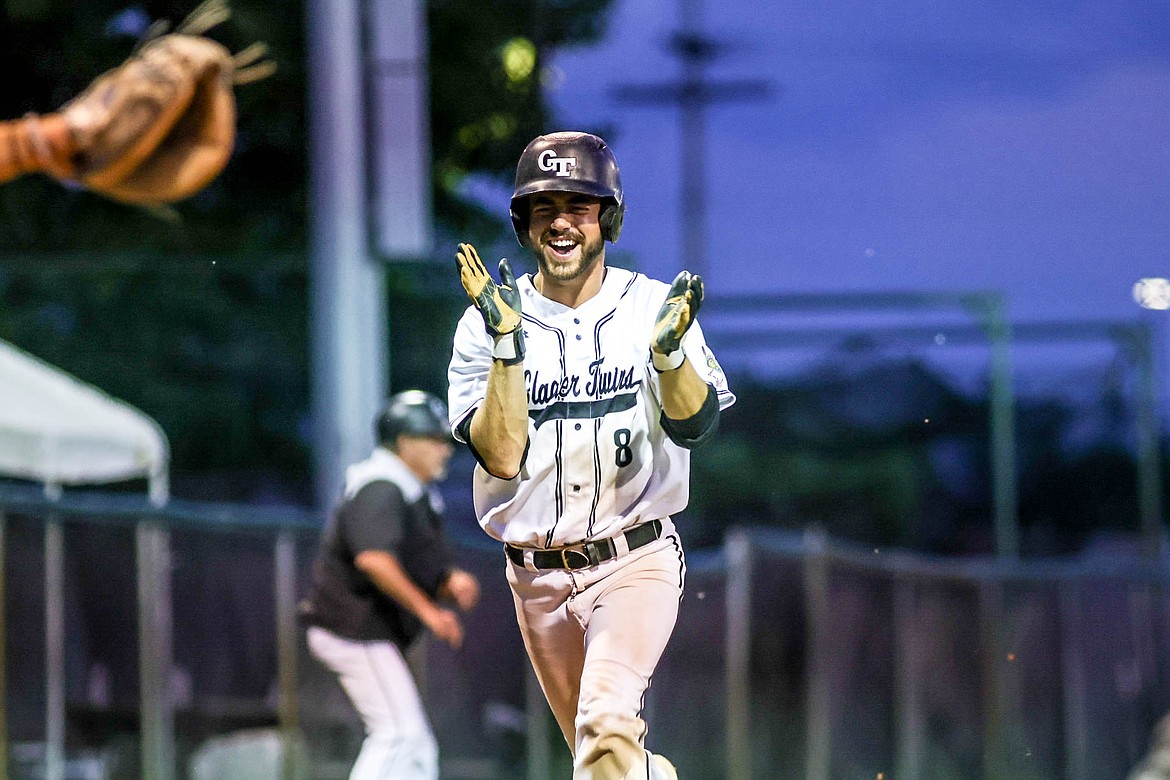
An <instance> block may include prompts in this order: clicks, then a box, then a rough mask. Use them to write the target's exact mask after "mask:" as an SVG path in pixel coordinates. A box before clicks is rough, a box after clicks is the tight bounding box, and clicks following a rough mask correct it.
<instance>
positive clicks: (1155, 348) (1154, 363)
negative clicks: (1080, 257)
mask: <svg viewBox="0 0 1170 780" xmlns="http://www.w3.org/2000/svg"><path fill="white" fill-rule="evenodd" d="M1133 299H1134V300H1135V301H1136V302H1137V304H1138V305H1139V306H1141V307H1142V308H1143V309H1145V310H1146V311H1147V312H1151V313H1153V312H1164V311H1166V310H1167V309H1170V280H1167V279H1161V278H1147V279H1139V280H1138V281H1137V282H1135V283H1134V286H1133ZM1159 324H1160V323H1159V322H1157V321H1155V320H1153V318H1152V317H1150V316H1147V318H1146V322H1145V328H1143V329H1142V330H1141V331H1140V334H1139V337H1138V340H1139V341H1140V343H1139V344H1137V345H1136V352H1137V355H1136V358H1137V365H1138V382H1139V388H1138V393H1139V407H1138V408H1139V419H1138V484H1139V485H1141V495H1140V496H1139V501H1140V507H1141V519H1142V531H1143V533H1144V535H1145V537H1146V547H1147V550H1146V552H1147V553H1148V554H1149V555H1151V556H1153V557H1155V558H1161V557H1162V556H1163V555H1164V554H1165V539H1164V534H1163V533H1162V458H1161V439H1162V424H1161V419H1160V417H1159V415H1158V398H1159V395H1160V392H1161V388H1160V387H1159V383H1158V376H1159V374H1160V371H1159V369H1160V364H1161V361H1160V360H1159V356H1160V354H1161V351H1162V343H1161V340H1160V339H1158V338H1157V334H1158V332H1159V328H1158V327H1157V326H1158V325H1159Z"/></svg>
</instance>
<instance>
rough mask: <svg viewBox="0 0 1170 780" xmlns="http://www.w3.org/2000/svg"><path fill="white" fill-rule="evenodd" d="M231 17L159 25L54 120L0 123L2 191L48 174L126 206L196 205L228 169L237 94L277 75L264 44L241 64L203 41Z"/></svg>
mask: <svg viewBox="0 0 1170 780" xmlns="http://www.w3.org/2000/svg"><path fill="white" fill-rule="evenodd" d="M229 16H230V11H229V10H228V6H227V2H226V0H208V1H207V2H205V3H203V4H202V5H201V6H199V7H198V8H197V9H195V11H193V12H192V13H191V15H190V16H189V17H187V19H186V20H185V21H184V22H183V23H182V24H181V25H180V26H179V27H178V28H176V30H175V32H173V33H169V34H168V33H166V27H165V25H160V24H156V25H154V26H153V27H152V28H151V31H150V32H148V34H147V36H146V37H145V39H144V41H143V42H142V43H141V44H139V46H138V47H137V48H136V49H135V51H134V52H133V53H132V54H131V55H130V57H129V58H127V60H126V61H125V62H123V63H122V64H121V65H119V66H118V67H117V68H114V69H113V70H111V71H108V72H106V73H104V74H103V75H101V76H99V77H98V78H97V79H96V80H95V81H94V82H93V83H92V84H91V85H90V86H89V87H88V88H87V89H86V90H85V91H84V92H82V93H81V94H80V95H78V96H77V97H75V98H73V99H72V100H70V101H69V102H68V103H66V104H65V105H63V106H62V107H61V108H60V110H58V111H57V112H55V113H51V114H44V115H37V114H27V115H25V116H24V117H23V118H21V119H17V120H11V121H7V122H0V183H3V182H6V181H9V180H11V179H14V178H16V177H18V176H22V175H24V174H27V173H37V172H43V173H47V174H49V175H50V176H53V177H55V178H57V179H58V180H60V181H62V182H67V183H74V184H77V185H80V186H82V187H85V188H87V189H89V190H92V191H94V192H97V193H100V194H102V195H105V196H107V197H110V198H113V199H114V200H119V201H122V202H125V203H133V204H139V205H144V206H158V205H162V204H167V203H172V202H174V201H178V200H182V199H184V198H188V197H190V196H192V195H194V194H196V193H197V192H199V191H200V190H202V189H203V188H204V187H206V186H207V185H208V184H209V183H211V181H212V180H213V179H215V177H216V176H218V175H219V173H220V172H221V171H222V170H223V168H224V166H225V165H227V161H228V157H229V156H230V155H231V151H232V147H233V145H234V143H235V134H236V106H235V95H234V94H233V92H232V88H233V86H234V85H235V84H244V83H248V82H251V81H256V80H258V79H261V78H264V77H266V76H268V75H270V74H271V73H272V71H273V70H274V69H275V68H274V65H273V64H272V63H271V62H262V61H261V59H262V58H263V57H264V56H265V54H266V49H265V47H264V45H263V44H254V45H253V46H250V47H248V48H247V49H245V50H244V51H242V52H240V53H239V54H236V55H234V56H233V55H232V54H231V52H229V51H228V50H227V48H225V47H224V46H223V45H222V44H219V43H217V42H215V41H213V40H211V39H209V38H205V37H203V36H202V33H203V32H206V31H207V30H208V29H210V28H211V27H214V26H215V25H217V24H219V23H221V22H223V21H225V20H227V19H228V17H229Z"/></svg>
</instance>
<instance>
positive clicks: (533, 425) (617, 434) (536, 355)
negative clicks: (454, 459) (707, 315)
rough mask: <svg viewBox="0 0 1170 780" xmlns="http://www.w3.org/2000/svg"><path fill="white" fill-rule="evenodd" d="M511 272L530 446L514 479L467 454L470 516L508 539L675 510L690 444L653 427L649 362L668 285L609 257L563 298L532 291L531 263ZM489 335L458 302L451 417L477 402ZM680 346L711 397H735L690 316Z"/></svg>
mask: <svg viewBox="0 0 1170 780" xmlns="http://www.w3.org/2000/svg"><path fill="white" fill-rule="evenodd" d="M516 284H517V287H518V289H519V291H520V296H521V309H522V317H523V328H524V338H525V344H526V347H527V350H526V357H525V359H524V378H525V384H526V386H527V392H528V439H529V448H528V454H527V457H526V459H525V462H524V466H523V468H522V469H521V471H520V474H519V475H518V476H517V477H516V478H514V479H511V480H502V479H497V478H495V477H493V476H491V475H490V474H488V473H487V472H486V471H485V470H484V469H483V468H482V467H481V466H478V465H477V466H476V469H475V477H474V485H473V492H474V499H475V511H476V515H477V516H478V518H479V522H480V525H481V526H483V529H484V530H485V531H486V532H487V533H488V534H489V535H490V536H492V537H493V538H495V539H498V540H500V541H502V542H507V543H509V544H514V545H518V546H524V547H559V546H561V545H566V544H574V543H577V542H581V541H588V540H592V539H598V538H604V537H610V536H614V535H616V534H618V533H620V532H621V531H623V530H625V529H627V528H630V527H632V526H635V525H637V524H639V523H642V522H645V521H648V520H653V519H656V518H667V517H670V516H671V515H674V514H676V513H678V512H680V511H681V510H682V509H683V508H684V507H686V505H687V500H688V496H689V491H690V452H689V451H688V450H687V449H685V448H683V447H680V446H678V445H677V444H675V443H674V442H672V441H671V440H670V439H669V438H668V437H667V435H666V432H665V431H664V430H663V428H662V425H661V423H660V417H661V414H662V405H661V402H660V400H659V398H660V387H659V380H658V374H657V372H656V371H655V370H654V368H653V366H652V365H651V362H650V338H651V333H652V330H653V326H654V320H655V318H656V317H657V314H658V310H659V309H660V308H661V306H662V303H663V301H665V300H666V295H667V292H668V290H669V285H667V284H665V283H663V282H659V281H656V280H653V279H649V278H647V277H646V276H644V275H642V274H638V273H633V272H630V271H626V270H623V269H620V268H612V267H610V268H607V270H606V276H605V280H604V282H603V283H602V286H601V290H600V291H599V292H598V294H597V295H595V296H594V297H593V298H591V299H590V300H588V301H586V302H585V303H583V304H582V305H580V306H579V307H577V308H575V309H572V308H569V307H567V306H564V305H562V304H560V303H557V302H555V301H552V300H550V299H548V298H545V297H544V296H543V295H541V294H540V293H539V292H537V291H536V289H535V288H534V287H533V286H532V277H531V275H529V274H525V275H524V276H521V277H519V278H518V279H517V280H516ZM491 346H492V342H491V337H490V336H488V334H487V333H486V331H485V330H484V325H483V318H482V316H481V315H480V314H479V312H478V311H477V310H476V309H475V307H468V309H467V311H466V312H464V314H463V317H462V319H461V320H460V321H459V326H458V328H457V329H456V332H455V340H454V349H453V352H452V357H451V365H450V368H449V371H448V379H449V382H450V388H449V404H448V406H449V408H450V414H451V423H452V426H453V427H454V426H457V425H458V424H459V423H460V422H461V421H462V420H463V419H464V418H465V417H467V416H468V415H469V414H470V413H472V412H473V411H474V410H475V409H476V408H478V407H479V406H480V404H481V403H482V402H483V399H484V396H485V394H486V390H487V377H488V370H489V368H490V367H491V360H492V357H491ZM683 346H684V349H685V351H686V354H687V359H688V360H689V361H690V362H691V364H692V365H693V366H694V368H695V370H696V371H697V372H698V374H699V376H700V377H701V378H702V379H703V380H704V381H706V382H707V383H709V384H710V385H712V386H713V387H714V388H715V390H716V393H717V397H718V400H719V407H720V408H721V409H725V408H727V407H728V406H730V405H731V404H732V403H734V402H735V396H734V395H733V394H732V393H731V392H730V391H729V390H728V389H727V379H726V377H725V376H724V374H723V370H722V369H721V368H720V367H719V363H718V362H717V361H716V360H715V356H714V355H713V354H712V353H711V350H710V349H709V348H708V347H707V344H706V342H705V341H704V339H703V332H702V329H701V328H700V327H699V323H698V322H695V323H694V324H693V325H692V326H691V328H690V330H689V331H687V334H686V336H685V337H684V339H683ZM456 436H458V433H456Z"/></svg>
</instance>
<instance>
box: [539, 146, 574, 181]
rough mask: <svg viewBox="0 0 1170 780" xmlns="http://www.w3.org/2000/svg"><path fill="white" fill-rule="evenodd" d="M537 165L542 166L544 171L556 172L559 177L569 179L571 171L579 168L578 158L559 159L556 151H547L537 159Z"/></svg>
mask: <svg viewBox="0 0 1170 780" xmlns="http://www.w3.org/2000/svg"><path fill="white" fill-rule="evenodd" d="M536 164H537V165H539V166H540V169H541V170H542V171H556V175H557V176H565V177H568V176H569V175H571V171H572V170H573V169H574V168H576V167H577V158H576V157H557V152H556V150H555V149H545V150H544V151H543V152H541V153H540V156H539V157H537V158H536Z"/></svg>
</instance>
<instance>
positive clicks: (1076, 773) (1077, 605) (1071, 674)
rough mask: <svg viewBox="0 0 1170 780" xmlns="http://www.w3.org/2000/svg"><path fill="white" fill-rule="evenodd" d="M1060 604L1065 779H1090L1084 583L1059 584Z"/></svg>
mask: <svg viewBox="0 0 1170 780" xmlns="http://www.w3.org/2000/svg"><path fill="white" fill-rule="evenodd" d="M1056 589H1057V597H1058V599H1059V602H1060V638H1061V641H1060V647H1061V666H1062V667H1063V668H1062V670H1061V671H1062V674H1061V679H1062V681H1063V685H1064V691H1063V693H1064V697H1063V699H1064V746H1065V747H1064V749H1065V756H1064V776H1065V778H1066V780H1089V774H1088V764H1089V713H1088V681H1087V679H1086V673H1087V670H1086V669H1085V662H1086V659H1085V641H1084V631H1083V630H1082V628H1081V583H1080V581H1079V580H1067V581H1063V582H1062V581H1060V580H1057V582H1056Z"/></svg>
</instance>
